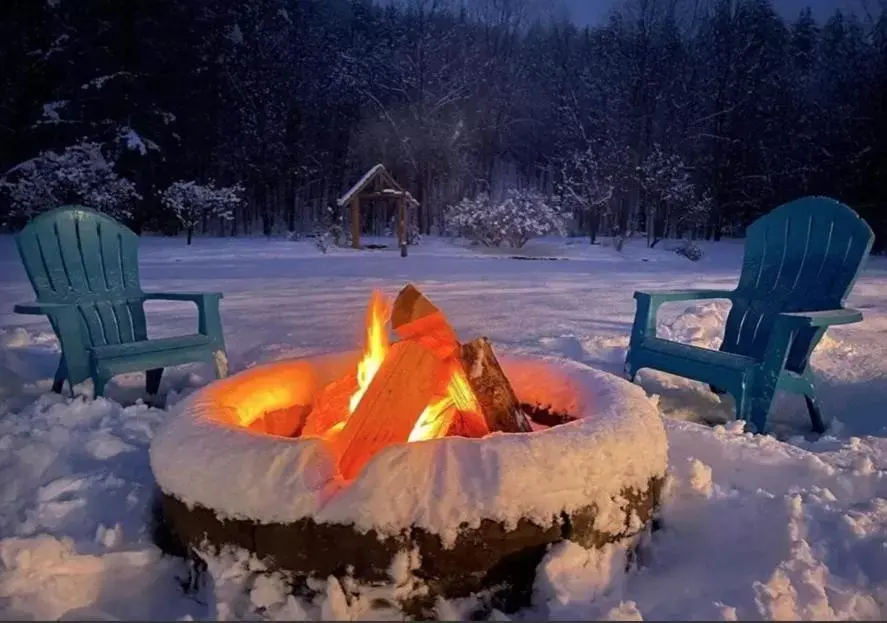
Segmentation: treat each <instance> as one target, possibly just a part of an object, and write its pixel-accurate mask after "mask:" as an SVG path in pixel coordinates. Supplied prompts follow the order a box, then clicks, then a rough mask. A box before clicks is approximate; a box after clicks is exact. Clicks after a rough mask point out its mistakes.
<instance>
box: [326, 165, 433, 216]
mask: <svg viewBox="0 0 887 623" xmlns="http://www.w3.org/2000/svg"><path fill="white" fill-rule="evenodd" d="M376 178H379V182H380V184H379V185H378V186H379V187H380V188H379V190H378V191H377V192H378V193H380V194H383V195H390V196H391V197H406V199H407V203H408V205H411V206H418V205H419V202H418V201H416V199H415V198H414V197H413V196H412V195H411V194H410V193H409V192H408V191H406V190H404V189H403V187H402V186H401V185H400V184H398V183H397V182H396V181H395V180H394V178H393V177H391V174H390V173H389V172H388V170H387V169H386V168H385V165H383V164H377V165H376V166H374V167H373V168H371V169H370V170H369V171H367V172H366V173H364V175H363V177H361V178H360V179H359V180H357V183H356V184H354V186H352V187H351V188H349V189H348V190H347V191H346V192H345V194H344V195H342V196H341V197H339V199H338V201H337V202H336V203H338V204H339V205H340V206H343V205H347V204H348V203H350V202H351V200H352V199H354V198H355V197H356V196H357V195H359V194H360V193H361V191H363V189H365V188H366V187H367V186H369V185H370V183H371V182H372V181H373V180H375V179H376Z"/></svg>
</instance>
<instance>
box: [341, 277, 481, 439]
mask: <svg viewBox="0 0 887 623" xmlns="http://www.w3.org/2000/svg"><path fill="white" fill-rule="evenodd" d="M390 315H391V306H390V305H389V303H388V301H387V299H386V298H385V296H384V295H383V294H382V293H381V292H379V291H378V290H375V291H373V294H372V296H371V297H370V303H369V307H368V308H367V315H366V346H365V347H364V352H363V356H362V357H361V359H360V361H359V362H358V363H357V385H358V389H357V391H356V392H354V394H352V396H351V399H350V401H349V403H348V413H349V414H351V413H354V410H355V409H357V405H359V404H360V400H361V398H363V396H364V394H365V393H366V390H367V388H368V387H369V386H370V383H371V382H372V381H373V378H374V377H375V376H376V373H377V372H378V371H379V368H380V367H381V366H382V362H383V361H385V357H386V355H387V354H388V350H389V341H388V332H387V331H386V327H385V325H386V323H387V322H388V318H389V317H390ZM449 370H450V378H449V381H448V382H447V386H446V396H444V397H443V398H440V399H438V400H435V401H434V402H432V403H431V404H429V405H428V406H427V407H425V410H424V411H423V412H422V415H420V416H419V419H418V420H417V421H416V425H415V426H414V427H413V430H412V432H411V433H410V437H409V439H408V441H423V440H425V439H435V438H437V437H443V436H444V435H446V434H447V429H448V427H449V425H450V423H452V421H453V417H454V415H455V413H456V411H474V412H479V411H480V406H479V405H478V403H477V399H476V398H475V396H474V392H472V391H471V386H470V385H469V384H468V379H467V378H466V377H465V373H464V372H463V371H462V367H461V366H459V365H451V366H449ZM346 419H347V418H346ZM344 425H345V422H344V421H342V422H339V423H338V424H336V425H335V426H333V427H332V428H331V429H330V430H328V431H327V432H326V433H325V434H324V437H325V438H327V439H330V438H332V437H334V436H335V435H336V434H337V433H338V432H339V431H341V430H342V428H343V427H344Z"/></svg>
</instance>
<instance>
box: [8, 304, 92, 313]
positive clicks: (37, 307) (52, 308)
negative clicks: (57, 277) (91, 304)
mask: <svg viewBox="0 0 887 623" xmlns="http://www.w3.org/2000/svg"><path fill="white" fill-rule="evenodd" d="M71 307H76V305H74V304H72V303H36V302H35V303H18V304H17V305H15V306H14V307H13V308H12V310H13V311H14V312H15V313H17V314H29V315H32V316H48V315H50V314H54V313H58V312H60V311H62V310H63V309H68V308H71Z"/></svg>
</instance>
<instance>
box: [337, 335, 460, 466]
mask: <svg viewBox="0 0 887 623" xmlns="http://www.w3.org/2000/svg"><path fill="white" fill-rule="evenodd" d="M446 369H447V367H446V365H445V364H444V362H443V361H442V360H441V359H440V358H439V357H438V356H436V355H435V354H434V353H433V352H432V351H431V350H429V349H428V348H426V347H425V346H423V345H422V344H420V343H419V342H416V341H413V340H403V341H401V342H398V343H397V344H394V345H393V346H392V347H391V350H390V351H389V352H388V355H387V356H386V357H385V361H384V362H383V363H382V365H381V367H380V368H379V370H378V372H376V374H375V376H374V377H373V380H372V382H371V383H370V385H369V387H367V390H366V393H365V394H364V395H363V397H362V398H361V400H360V403H359V404H358V405H357V408H356V409H355V410H354V413H352V414H351V416H350V417H349V418H348V419H347V420H346V421H345V426H344V427H343V428H342V432H341V433H340V434H339V435H338V437H337V438H336V439H335V446H336V448H337V449H338V451H339V470H340V472H341V473H342V476H343V477H345V478H346V479H350V478H354V477H355V476H356V475H357V472H358V471H359V470H360V468H361V467H363V465H364V464H365V463H366V462H367V461H368V460H369V459H370V457H372V456H373V455H374V454H375V453H376V452H378V451H379V450H381V449H382V448H384V447H385V446H388V445H390V444H396V443H405V442H407V441H408V440H409V437H410V433H411V432H412V430H413V428H414V426H415V425H416V422H417V421H418V420H419V417H420V415H421V414H422V412H423V411H424V410H425V408H426V407H427V406H428V405H429V403H430V402H431V400H432V398H433V396H434V394H435V393H436V390H438V388H439V387H440V385H441V380H442V378H443V375H444V374H445V372H446Z"/></svg>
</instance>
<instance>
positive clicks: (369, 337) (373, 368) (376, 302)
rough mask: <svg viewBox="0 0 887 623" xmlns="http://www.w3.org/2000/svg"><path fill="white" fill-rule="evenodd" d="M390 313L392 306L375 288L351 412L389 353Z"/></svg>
mask: <svg viewBox="0 0 887 623" xmlns="http://www.w3.org/2000/svg"><path fill="white" fill-rule="evenodd" d="M390 314H391V307H390V305H389V304H388V301H387V300H386V299H385V296H384V295H383V294H382V293H381V292H379V291H378V290H374V291H373V294H372V296H371V297H370V304H369V307H368V308H367V322H366V346H365V347H364V351H363V358H361V360H360V361H359V362H358V363H357V391H356V392H354V394H353V395H352V396H351V400H350V401H349V403H348V412H349V414H351V413H354V410H355V409H356V408H357V405H358V404H360V399H361V398H363V395H364V394H365V393H366V390H367V388H368V387H369V386H370V383H371V382H372V380H373V377H374V376H376V372H378V371H379V368H380V367H381V366H382V362H383V361H385V356H386V355H387V354H388V332H387V331H386V330H385V324H386V323H387V322H388V316H389V315H390Z"/></svg>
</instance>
